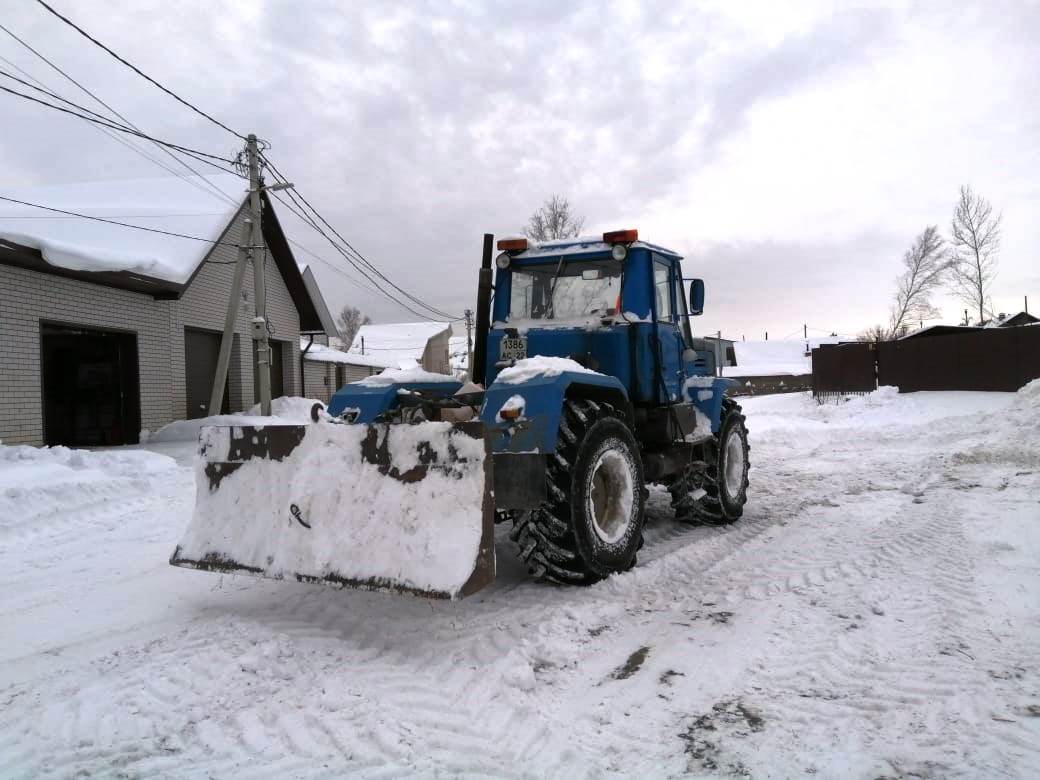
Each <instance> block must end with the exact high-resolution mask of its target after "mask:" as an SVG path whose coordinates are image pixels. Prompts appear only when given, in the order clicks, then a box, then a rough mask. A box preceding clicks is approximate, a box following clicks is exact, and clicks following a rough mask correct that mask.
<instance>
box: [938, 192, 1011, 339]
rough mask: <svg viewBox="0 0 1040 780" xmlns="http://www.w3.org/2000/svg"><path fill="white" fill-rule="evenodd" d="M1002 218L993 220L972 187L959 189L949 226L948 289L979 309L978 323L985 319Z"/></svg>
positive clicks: (990, 207) (994, 272)
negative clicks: (958, 197)
mask: <svg viewBox="0 0 1040 780" xmlns="http://www.w3.org/2000/svg"><path fill="white" fill-rule="evenodd" d="M1001 217H1002V215H1000V214H997V215H996V216H993V206H991V205H990V202H989V201H988V200H986V199H985V198H983V197H982V196H981V195H976V194H975V193H974V192H973V191H972V189H971V187H969V186H967V185H963V186H962V187H961V195H960V199H959V200H958V201H957V207H956V208H955V209H954V211H953V220H952V221H951V223H950V234H951V235H950V245H951V255H950V260H951V262H950V274H949V286H950V289H951V291H952V292H953V293H954V295H956V296H957V297H958V298H960V299H961V300H962V301H964V302H965V303H966V304H968V305H969V306H971V307H972V308H973V309H978V312H979V322H982V321H983V320H984V319H985V318H986V300H987V298H988V297H989V286H990V283H991V282H992V281H993V279H994V278H995V277H996V275H997V252H998V251H999V250H1000V221H1001Z"/></svg>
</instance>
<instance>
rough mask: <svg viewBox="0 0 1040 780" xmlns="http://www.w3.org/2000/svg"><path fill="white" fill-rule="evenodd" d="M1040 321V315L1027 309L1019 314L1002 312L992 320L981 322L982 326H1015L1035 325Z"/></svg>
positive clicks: (980, 325)
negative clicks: (1034, 314)
mask: <svg viewBox="0 0 1040 780" xmlns="http://www.w3.org/2000/svg"><path fill="white" fill-rule="evenodd" d="M1037 322H1040V317H1034V316H1033V315H1032V314H1030V313H1029V312H1027V311H1020V312H1018V313H1017V314H1004V313H1003V312H1001V313H1000V314H998V315H997V316H996V317H994V318H993V319H991V320H983V321H982V322H980V323H979V327H982V328H1015V327H1018V326H1021V325H1034V324H1036V323H1037Z"/></svg>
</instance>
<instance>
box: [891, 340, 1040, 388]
mask: <svg viewBox="0 0 1040 780" xmlns="http://www.w3.org/2000/svg"><path fill="white" fill-rule="evenodd" d="M879 347H880V348H879V350H878V382H879V383H880V384H882V385H895V386H896V387H898V388H899V390H900V392H903V393H909V392H913V391H914V390H1003V391H1015V390H1018V388H1020V387H1022V385H1024V384H1026V383H1027V382H1030V381H1031V380H1033V379H1036V378H1037V377H1040V327H1037V326H1025V327H1019V328H988V329H985V330H978V331H974V332H970V333H957V334H949V335H942V336H930V337H927V336H926V337H920V338H913V339H904V340H902V341H886V342H882V343H881V344H880V345H879Z"/></svg>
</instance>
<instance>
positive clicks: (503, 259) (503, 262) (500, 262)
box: [495, 252, 509, 271]
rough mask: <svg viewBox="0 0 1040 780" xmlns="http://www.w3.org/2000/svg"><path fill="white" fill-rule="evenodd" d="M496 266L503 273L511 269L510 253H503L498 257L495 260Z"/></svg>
mask: <svg viewBox="0 0 1040 780" xmlns="http://www.w3.org/2000/svg"><path fill="white" fill-rule="evenodd" d="M495 265H497V266H498V267H499V268H501V269H502V270H503V271H504V270H505V269H506V268H509V253H508V252H503V253H502V254H500V255H499V256H498V257H496V258H495Z"/></svg>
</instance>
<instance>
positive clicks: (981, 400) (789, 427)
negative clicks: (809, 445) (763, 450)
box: [740, 386, 1022, 438]
mask: <svg viewBox="0 0 1040 780" xmlns="http://www.w3.org/2000/svg"><path fill="white" fill-rule="evenodd" d="M1020 392H1022V391H1020ZM1015 399H1016V394H1014V393H988V392H981V391H979V392H976V391H943V392H931V391H929V392H920V393H900V392H899V390H898V389H897V388H895V387H885V386H883V387H880V388H878V389H877V390H875V391H874V392H872V393H867V394H865V395H861V396H852V397H850V398H848V399H846V400H841V401H831V400H828V401H825V402H823V403H819V402H817V400H816V399H814V398H813V397H812V393H808V392H806V393H785V394H781V395H769V396H757V397H755V398H741V399H740V403H741V404H742V405H743V406H744V408H745V410H749V416H748V427H749V428H750V429H751V430H752V431H753V436H755V437H756V438H758V437H760V436H772V435H773V433H774V432H776V433H777V434H780V435H784V434H786V433H788V432H794V431H797V432H800V434H801V435H802V436H803V437H811V436H813V435H815V433H817V432H822V431H825V430H826V429H831V428H847V429H851V430H856V429H859V430H867V429H870V430H876V429H877V428H890V429H892V430H896V429H902V430H906V429H907V428H912V427H914V426H921V425H927V426H930V428H931V429H934V427H935V426H946V425H947V422H946V421H958V422H950V423H949V426H950V427H951V430H953V429H954V428H956V429H957V430H960V429H961V428H962V427H963V425H962V423H961V422H959V420H962V419H963V418H965V417H974V418H978V419H979V421H980V428H979V430H980V431H983V430H985V425H984V423H983V421H986V420H990V419H991V418H994V417H999V416H1000V415H1002V414H1005V412H1006V410H1007V409H1008V408H1009V406H1010V405H1011V404H1012V403H1013V401H1014V400H1015Z"/></svg>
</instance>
